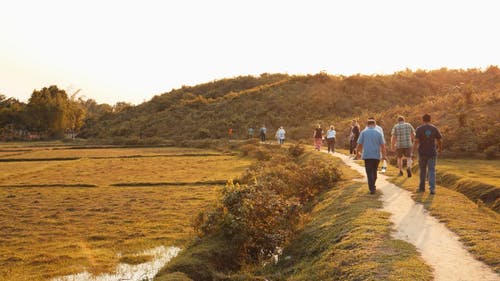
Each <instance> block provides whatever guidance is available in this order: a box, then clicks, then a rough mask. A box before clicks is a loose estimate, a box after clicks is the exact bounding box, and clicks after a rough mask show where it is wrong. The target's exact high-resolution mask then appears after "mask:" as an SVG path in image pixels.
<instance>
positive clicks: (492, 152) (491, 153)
mask: <svg viewBox="0 0 500 281" xmlns="http://www.w3.org/2000/svg"><path fill="white" fill-rule="evenodd" d="M497 152H498V147H497V146H496V145H492V146H489V147H488V148H486V149H485V150H484V154H485V156H486V159H489V160H493V159H496V157H497Z"/></svg>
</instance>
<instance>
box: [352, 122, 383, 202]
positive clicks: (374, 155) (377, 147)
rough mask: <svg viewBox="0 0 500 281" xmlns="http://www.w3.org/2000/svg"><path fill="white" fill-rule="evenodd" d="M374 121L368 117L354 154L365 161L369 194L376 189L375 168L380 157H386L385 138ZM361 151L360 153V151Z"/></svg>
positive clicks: (376, 168)
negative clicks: (376, 127)
mask: <svg viewBox="0 0 500 281" xmlns="http://www.w3.org/2000/svg"><path fill="white" fill-rule="evenodd" d="M375 126H376V122H375V120H373V119H368V122H367V128H366V129H365V130H363V131H362V132H361V134H360V136H359V138H358V141H357V143H358V145H357V148H356V155H357V157H358V158H359V157H360V156H361V158H362V159H363V160H364V161H365V171H366V177H367V178H368V189H369V190H370V193H371V194H374V193H375V191H376V190H377V187H376V185H375V183H376V181H377V170H378V165H379V163H380V159H381V158H382V159H385V158H386V149H385V140H384V138H383V137H382V134H381V133H380V132H379V131H378V130H377V129H375ZM361 152H362V153H361Z"/></svg>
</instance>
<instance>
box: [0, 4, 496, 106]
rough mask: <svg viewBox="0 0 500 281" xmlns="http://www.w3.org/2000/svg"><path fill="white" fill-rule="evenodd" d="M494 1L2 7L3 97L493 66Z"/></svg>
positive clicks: (126, 96) (135, 98) (128, 97)
mask: <svg viewBox="0 0 500 281" xmlns="http://www.w3.org/2000/svg"><path fill="white" fill-rule="evenodd" d="M496 6H497V4H496V3H495V1H483V0H480V1H430V0H425V1H416V2H415V1H412V2H409V1H390V0H383V1H368V0H366V1H363V0H360V1H263V0H258V1H229V0H220V1H196V0H189V1H146V2H139V1H62V0H60V1H57V0H52V1H3V2H1V3H0V10H2V17H0V39H1V44H0V93H2V94H4V95H6V96H14V97H16V98H19V99H21V100H23V101H26V100H27V99H28V98H29V96H30V95H31V92H32V91H33V89H40V88H42V87H45V86H49V85H52V84H56V85H58V86H60V87H62V88H64V89H68V90H72V91H75V90H76V89H82V91H81V94H82V95H84V96H85V97H87V98H93V99H95V100H97V101H98V102H100V103H102V102H106V103H111V104H113V103H115V102H117V101H128V102H132V103H135V104H137V103H141V102H143V101H145V100H149V99H150V98H151V97H152V96H154V95H155V94H160V93H163V92H167V91H170V90H171V89H172V88H178V87H180V86H182V85H195V84H198V83H203V82H208V81H211V80H214V79H221V78H225V77H233V76H238V75H247V74H251V75H259V74H260V73H264V72H268V73H274V72H281V73H289V74H306V73H318V72H320V71H326V72H328V73H331V74H342V75H350V74H356V73H363V74H374V73H377V74H379V73H380V74H388V73H392V72H395V71H399V70H404V69H406V68H410V69H413V70H415V69H436V68H441V67H447V68H485V67H487V66H489V65H500V55H499V53H498V50H499V49H500V43H499V40H498V38H497V36H496V33H497V30H496V29H497V27H498V26H500V18H499V17H498V16H497V15H496V11H498V9H496V8H497V7H496Z"/></svg>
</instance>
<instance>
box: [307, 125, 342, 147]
mask: <svg viewBox="0 0 500 281" xmlns="http://www.w3.org/2000/svg"><path fill="white" fill-rule="evenodd" d="M336 136H337V131H335V126H333V125H330V129H328V130H327V131H326V136H325V137H324V138H325V140H326V143H327V145H328V152H329V153H330V152H332V153H333V152H335V137H336ZM313 138H314V148H315V149H316V150H318V151H320V150H321V144H322V143H323V129H322V128H321V124H318V127H317V128H315V129H314V133H313Z"/></svg>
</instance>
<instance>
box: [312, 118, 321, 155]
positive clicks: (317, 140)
mask: <svg viewBox="0 0 500 281" xmlns="http://www.w3.org/2000/svg"><path fill="white" fill-rule="evenodd" d="M313 138H314V148H315V149H316V150H317V151H320V150H321V143H322V142H323V129H321V124H318V127H317V128H316V129H314V134H313Z"/></svg>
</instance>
